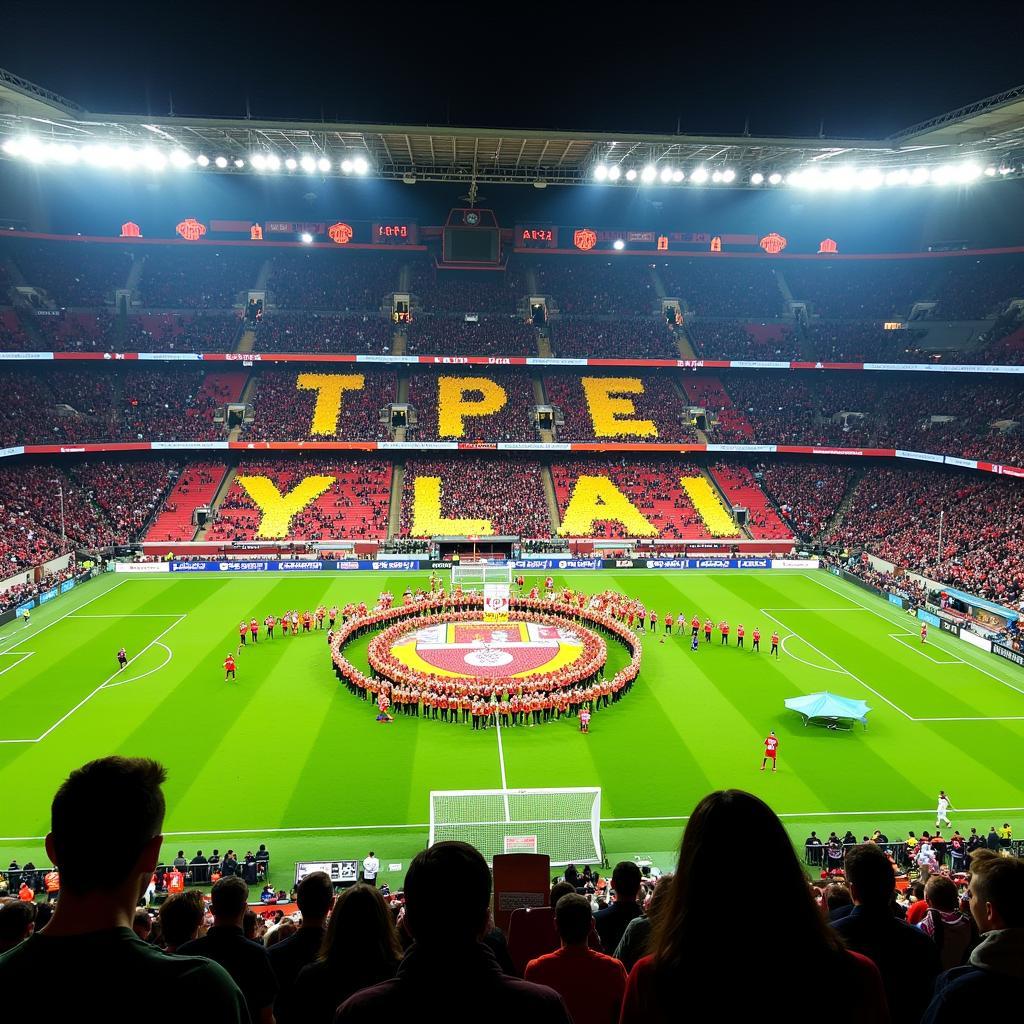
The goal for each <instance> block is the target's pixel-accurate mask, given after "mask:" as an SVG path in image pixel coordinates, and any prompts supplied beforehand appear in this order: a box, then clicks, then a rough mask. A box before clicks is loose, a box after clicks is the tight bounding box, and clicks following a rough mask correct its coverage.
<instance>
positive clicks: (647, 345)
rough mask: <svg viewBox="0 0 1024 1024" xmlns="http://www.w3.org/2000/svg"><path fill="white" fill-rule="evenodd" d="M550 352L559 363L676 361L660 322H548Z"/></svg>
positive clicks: (672, 341)
mask: <svg viewBox="0 0 1024 1024" xmlns="http://www.w3.org/2000/svg"><path fill="white" fill-rule="evenodd" d="M551 348H552V350H553V351H554V354H555V355H556V356H560V357H561V358H563V359H602V358H621V359H678V358H679V348H678V346H677V344H676V337H675V334H674V333H673V332H672V329H671V328H670V327H669V326H668V324H666V323H665V322H664V321H663V320H658V319H652V318H650V317H633V318H632V319H628V320H598V319H587V318H584V317H578V316H571V317H565V316H562V317H559V318H558V319H557V320H554V321H552V322H551Z"/></svg>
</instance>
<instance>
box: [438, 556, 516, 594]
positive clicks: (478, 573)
mask: <svg viewBox="0 0 1024 1024" xmlns="http://www.w3.org/2000/svg"><path fill="white" fill-rule="evenodd" d="M488 583H504V584H507V585H509V586H511V584H512V566H511V565H507V564H503V563H500V562H471V561H464V562H460V563H459V564H458V565H453V566H452V587H453V588H455V587H457V586H461V587H462V589H463V590H475V589H477V588H478V587H479V588H482V587H484V586H485V585H486V584H488Z"/></svg>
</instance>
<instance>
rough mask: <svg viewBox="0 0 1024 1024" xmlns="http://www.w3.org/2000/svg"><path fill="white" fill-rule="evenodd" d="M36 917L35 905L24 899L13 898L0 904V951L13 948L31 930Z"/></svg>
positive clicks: (4, 951) (25, 937)
mask: <svg viewBox="0 0 1024 1024" xmlns="http://www.w3.org/2000/svg"><path fill="white" fill-rule="evenodd" d="M35 919H36V905H35V904H34V903H27V902H26V901H25V900H13V901H11V902H10V903H4V904H2V905H0V953H6V952H7V950H9V949H13V948H14V947H15V946H16V945H18V943H19V942H21V941H22V940H23V939H27V938H28V936H29V934H30V933H31V932H32V926H33V923H34V922H35Z"/></svg>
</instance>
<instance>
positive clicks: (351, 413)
mask: <svg viewBox="0 0 1024 1024" xmlns="http://www.w3.org/2000/svg"><path fill="white" fill-rule="evenodd" d="M326 369H327V372H324V373H320V372H309V373H298V374H297V373H296V372H295V371H294V370H270V369H265V370H264V371H263V372H262V373H260V374H259V375H258V376H257V377H256V388H255V392H254V394H253V395H252V398H251V401H252V406H253V418H252V420H251V422H248V423H246V424H245V426H244V427H243V430H242V437H243V438H244V439H245V440H247V441H309V440H313V441H317V440H319V441H327V440H337V441H373V440H378V441H386V440H387V439H388V437H389V430H388V424H387V423H381V421H380V417H381V410H382V409H384V408H385V407H386V406H387V405H388V404H389V403H391V402H394V401H395V398H396V395H397V392H398V383H397V379H396V377H395V374H394V373H393V372H392V371H390V370H379V371H378V370H374V371H371V372H364V370H363V368H362V367H359V368H357V367H355V366H352V367H350V368H348V369H346V370H344V371H343V372H342V371H341V370H339V369H338V367H336V366H335V367H331V368H326ZM350 371H357V372H350ZM338 376H343V377H348V378H351V380H350V381H349V383H352V384H358V383H359V382H360V380H361V383H362V386H361V387H353V388H351V389H346V390H344V391H342V392H341V401H340V408H332V409H330V410H327V411H326V412H324V413H323V414H322V415H317V412H316V410H317V406H318V404H319V401H320V398H319V396H320V394H321V391H319V390H316V389H315V385H316V384H317V383H318V381H323V382H324V386H325V387H329V383H328V382H329V380H330V379H331V378H336V377H338ZM303 382H305V383H307V384H308V385H309V387H306V388H304V387H300V384H301V383H303Z"/></svg>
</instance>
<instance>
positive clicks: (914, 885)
mask: <svg viewBox="0 0 1024 1024" xmlns="http://www.w3.org/2000/svg"><path fill="white" fill-rule="evenodd" d="M910 895H911V896H913V897H914V899H915V900H923V899H924V882H911V883H910Z"/></svg>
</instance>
